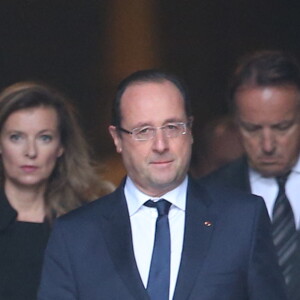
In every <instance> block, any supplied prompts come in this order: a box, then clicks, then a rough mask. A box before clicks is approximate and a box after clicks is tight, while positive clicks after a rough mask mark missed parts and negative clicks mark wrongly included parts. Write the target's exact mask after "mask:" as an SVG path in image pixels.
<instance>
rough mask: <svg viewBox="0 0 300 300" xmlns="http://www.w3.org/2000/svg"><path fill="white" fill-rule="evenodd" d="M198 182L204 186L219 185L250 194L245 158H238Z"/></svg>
mask: <svg viewBox="0 0 300 300" xmlns="http://www.w3.org/2000/svg"><path fill="white" fill-rule="evenodd" d="M200 182H202V183H205V184H207V183H208V184H215V183H216V182H218V183H219V184H222V185H225V186H228V187H233V188H237V189H239V190H242V191H245V192H249V193H250V192H251V186H250V179H249V168H248V163H247V158H246V157H245V156H243V157H241V158H238V159H236V160H234V161H232V162H230V163H228V164H226V165H225V166H223V167H221V168H220V169H218V170H216V171H214V172H212V173H210V174H208V175H206V176H205V177H203V178H200Z"/></svg>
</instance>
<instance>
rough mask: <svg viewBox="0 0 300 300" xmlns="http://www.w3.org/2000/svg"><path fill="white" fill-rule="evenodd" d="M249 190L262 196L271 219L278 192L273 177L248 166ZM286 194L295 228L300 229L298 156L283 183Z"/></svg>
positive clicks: (299, 172) (299, 169) (299, 165)
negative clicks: (267, 176) (265, 175)
mask: <svg viewBox="0 0 300 300" xmlns="http://www.w3.org/2000/svg"><path fill="white" fill-rule="evenodd" d="M249 178H250V185H251V191H252V193H253V194H255V195H259V196H262V197H263V198H264V200H265V203H266V206H267V209H268V212H269V216H270V218H271V219H272V211H273V207H274V204H275V200H276V197H277V194H278V190H279V188H278V184H277V182H276V179H275V178H274V177H273V178H272V177H271V178H266V177H262V176H261V175H260V174H259V173H257V172H256V171H255V170H253V169H251V168H249ZM285 191H286V195H287V197H288V199H289V201H290V204H291V207H292V209H293V212H294V217H295V224H296V228H297V229H298V230H299V229H300V158H299V159H298V161H297V163H296V165H295V166H294V167H293V168H292V170H291V173H290V175H289V177H288V179H287V182H286V185H285Z"/></svg>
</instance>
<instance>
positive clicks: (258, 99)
mask: <svg viewBox="0 0 300 300" xmlns="http://www.w3.org/2000/svg"><path fill="white" fill-rule="evenodd" d="M235 101H236V117H237V122H238V125H239V129H240V133H241V136H242V142H243V144H244V148H245V150H246V153H247V156H248V161H249V164H250V166H251V167H252V168H253V169H255V170H256V171H257V172H259V173H260V174H261V175H263V176H265V177H273V176H278V175H282V174H284V173H286V172H288V171H289V170H290V169H291V168H292V167H293V165H294V164H295V163H296V161H297V159H298V157H299V151H300V112H299V110H300V107H299V104H300V95H299V90H298V89H296V88H295V87H293V86H286V87H263V88H245V89H241V90H240V91H238V92H237V93H236V97H235Z"/></svg>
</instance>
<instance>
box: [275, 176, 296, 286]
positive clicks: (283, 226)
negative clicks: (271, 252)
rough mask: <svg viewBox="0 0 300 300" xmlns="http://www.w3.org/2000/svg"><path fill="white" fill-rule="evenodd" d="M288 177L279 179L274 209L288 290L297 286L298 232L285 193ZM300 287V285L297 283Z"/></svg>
mask: <svg viewBox="0 0 300 300" xmlns="http://www.w3.org/2000/svg"><path fill="white" fill-rule="evenodd" d="M288 175H289V174H287V175H285V176H281V177H277V178H276V180H277V183H278V187H279V192H278V195H277V198H276V200H275V204H274V209H273V221H272V223H273V224H272V227H273V240H274V245H275V248H276V251H277V255H278V261H279V265H280V267H281V269H282V272H283V276H284V278H285V281H286V284H287V287H288V290H293V289H294V287H293V286H294V285H295V277H294V276H295V255H296V251H297V243H298V241H297V239H298V236H297V231H296V226H295V219H294V214H293V210H292V207H291V205H290V202H289V200H288V198H287V195H286V193H285V184H286V181H287V178H288ZM297 285H299V283H297Z"/></svg>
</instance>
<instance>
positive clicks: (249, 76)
mask: <svg viewBox="0 0 300 300" xmlns="http://www.w3.org/2000/svg"><path fill="white" fill-rule="evenodd" d="M286 85H292V86H295V87H297V88H298V89H299V90H300V67H299V63H298V61H297V60H296V58H295V57H293V56H292V55H291V54H289V53H285V52H282V51H274V50H273V51H271V50H270V51H268V50H264V51H258V52H254V53H252V54H248V55H246V56H244V57H242V58H241V59H240V61H239V62H238V65H237V67H236V69H235V71H234V73H233V76H232V78H231V81H230V84H229V105H230V107H231V108H232V109H234V108H235V103H234V101H235V100H234V98H235V95H236V92H237V91H238V90H239V89H241V88H244V87H247V88H252V87H253V88H255V87H278V86H286Z"/></svg>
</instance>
